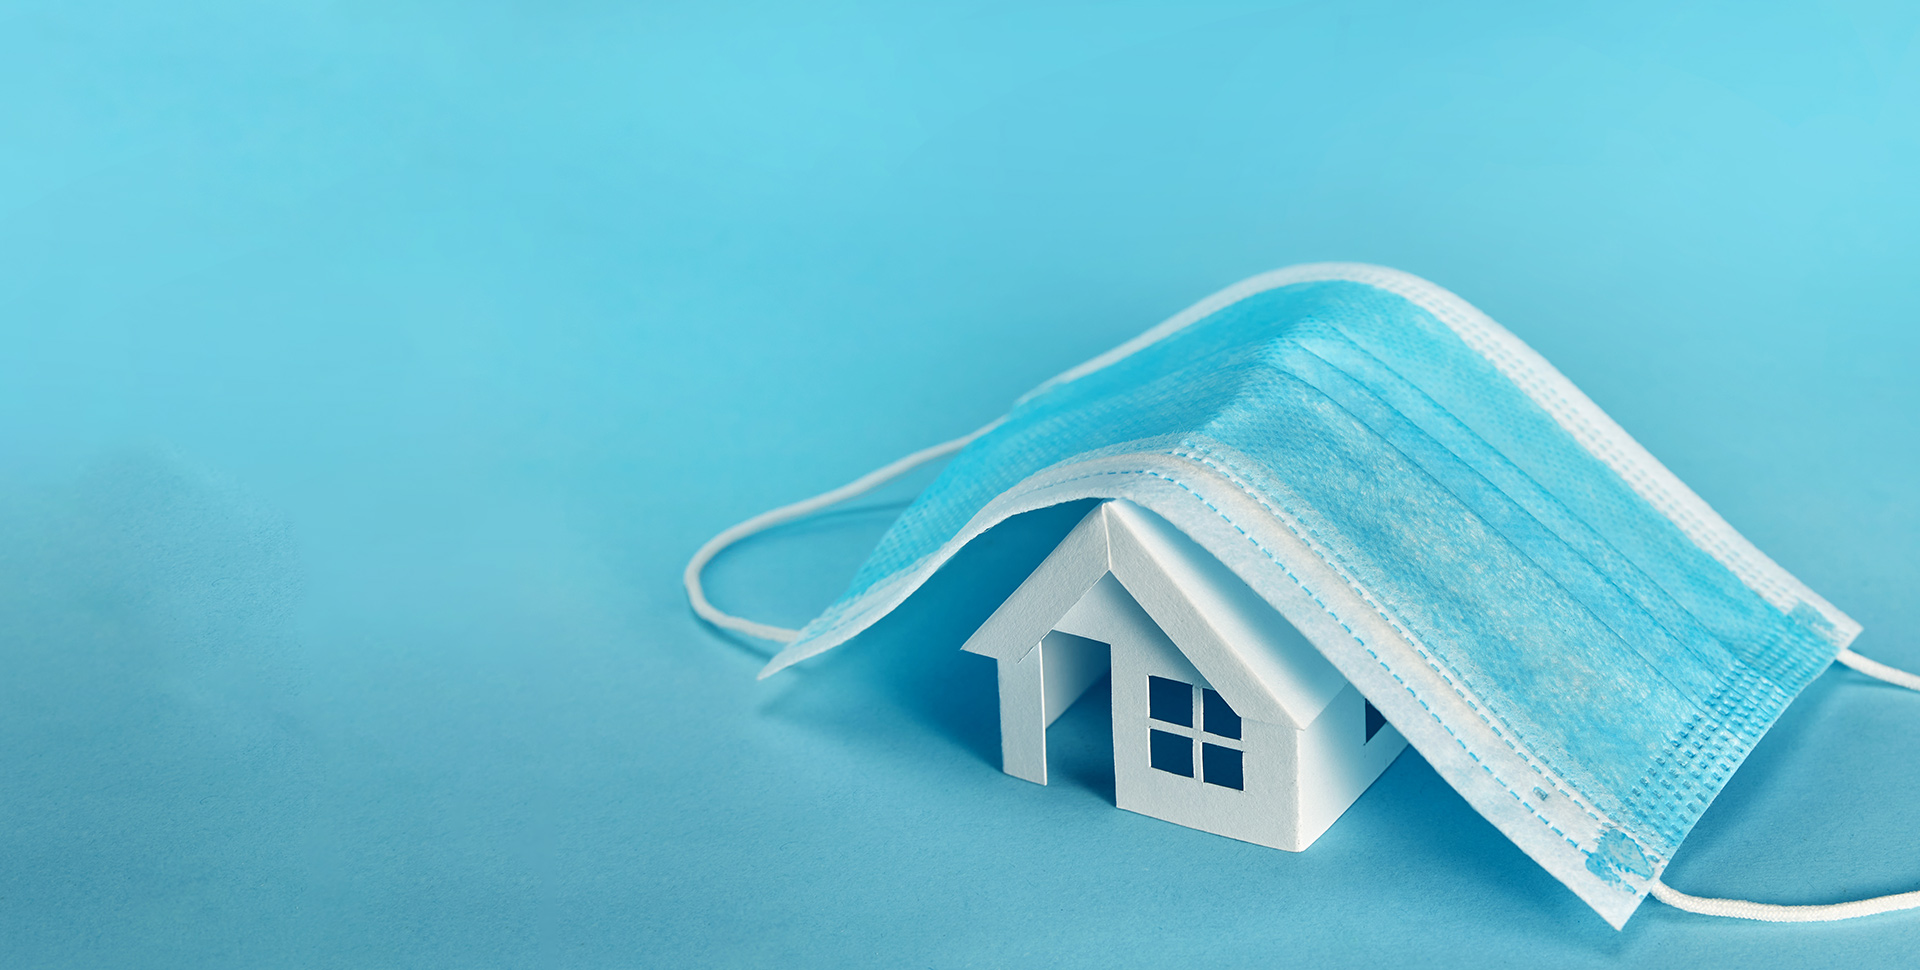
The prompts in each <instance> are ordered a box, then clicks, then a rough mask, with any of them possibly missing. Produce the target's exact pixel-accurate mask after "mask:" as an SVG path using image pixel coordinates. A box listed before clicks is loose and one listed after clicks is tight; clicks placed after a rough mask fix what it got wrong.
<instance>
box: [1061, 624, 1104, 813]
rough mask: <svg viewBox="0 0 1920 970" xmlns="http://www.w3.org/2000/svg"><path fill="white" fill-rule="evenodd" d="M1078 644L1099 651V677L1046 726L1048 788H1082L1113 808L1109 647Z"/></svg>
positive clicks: (1090, 658)
mask: <svg viewBox="0 0 1920 970" xmlns="http://www.w3.org/2000/svg"><path fill="white" fill-rule="evenodd" d="M1051 636H1054V637H1059V636H1060V634H1057V633H1056V634H1051ZM1075 639H1080V638H1077V637H1076V638H1075ZM1081 642H1082V643H1083V644H1087V645H1090V646H1095V647H1098V648H1099V650H1098V658H1097V662H1098V664H1099V668H1100V670H1099V675H1098V679H1096V680H1094V681H1093V683H1092V684H1090V685H1088V686H1087V688H1086V689H1085V692H1084V693H1082V694H1081V695H1080V697H1079V699H1077V700H1074V701H1072V702H1071V703H1069V704H1068V706H1067V709H1066V710H1065V711H1062V712H1061V713H1060V715H1059V717H1058V718H1057V719H1056V720H1055V721H1054V722H1053V723H1052V724H1051V725H1049V726H1048V727H1047V781H1048V786H1049V787H1055V786H1060V785H1066V786H1069V787H1073V788H1079V789H1083V790H1086V791H1090V792H1092V793H1094V794H1095V795H1098V796H1099V797H1100V798H1101V799H1104V800H1105V801H1106V803H1107V804H1109V805H1115V804H1118V803H1117V801H1116V800H1115V795H1114V792H1115V788H1114V771H1113V676H1112V674H1111V672H1110V671H1109V670H1108V669H1107V668H1108V666H1109V665H1108V648H1107V645H1106V644H1104V643H1099V642H1098V641H1093V640H1081ZM1088 659H1089V660H1090V661H1091V660H1093V659H1094V658H1092V657H1089V658H1088Z"/></svg>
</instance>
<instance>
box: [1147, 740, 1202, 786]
mask: <svg viewBox="0 0 1920 970" xmlns="http://www.w3.org/2000/svg"><path fill="white" fill-rule="evenodd" d="M1147 750H1148V754H1149V756H1150V757H1151V759H1152V762H1153V766H1154V767H1155V768H1158V769H1160V770H1161V771H1170V772H1173V773H1174V774H1176V775H1186V776H1187V777H1188V778H1192V777H1193V739H1192V738H1190V737H1187V736H1185V735H1182V734H1172V733H1169V732H1167V731H1155V732H1153V735H1152V737H1150V738H1149V739H1148V743H1147Z"/></svg>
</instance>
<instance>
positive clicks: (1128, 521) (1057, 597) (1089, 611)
mask: <svg viewBox="0 0 1920 970" xmlns="http://www.w3.org/2000/svg"><path fill="white" fill-rule="evenodd" d="M962 649H965V650H967V651H968V652H970V653H977V654H982V655H984V656H988V657H992V658H994V659H995V660H996V661H998V662H999V680H1000V747H1001V756H1002V759H1003V767H1004V768H1005V770H1006V772H1007V774H1010V775H1014V776H1016V777H1019V778H1025V779H1027V780H1028V781H1033V782H1038V783H1040V784H1042V785H1044V784H1046V783H1047V726H1048V725H1049V724H1052V723H1053V721H1054V720H1055V719H1056V718H1058V717H1059V716H1060V715H1061V714H1062V713H1064V712H1065V711H1066V709H1067V708H1068V707H1070V706H1071V705H1072V704H1073V702H1074V701H1075V700H1076V699H1078V698H1079V697H1080V696H1081V695H1082V694H1083V693H1085V692H1086V690H1087V688H1089V687H1091V686H1092V685H1093V684H1095V683H1097V682H1098V681H1099V679H1100V676H1101V675H1102V674H1104V673H1107V672H1108V671H1109V669H1110V670H1111V672H1112V685H1113V760H1114V766H1113V774H1114V794H1115V801H1116V802H1117V803H1118V804H1119V806H1120V807H1121V808H1124V809H1129V810H1131V811H1135V812H1139V813H1141V814H1143V815H1151V816H1153V817H1154V818H1160V819H1166V820H1167V821H1169V822H1178V823H1179V824H1181V825H1186V826H1190V827H1192V828H1196V829H1200V830H1202V831H1206V832H1213V833H1216V834H1219V835H1225V836H1229V837H1232V838H1236V839H1242V840H1245V841H1247V842H1254V843H1258V844H1260V845H1266V846H1272V847H1274V848H1277V849H1289V850H1293V851H1299V850H1302V849H1305V848H1306V847H1307V846H1309V845H1312V844H1313V841H1314V840H1315V839H1317V838H1319V837H1320V835H1321V833H1323V832H1325V831H1326V830H1327V828H1328V827H1329V826H1331V825H1332V824H1333V822H1334V820H1335V819H1337V818H1339V817H1340V815H1341V813H1342V812H1345V811H1346V810H1347V807H1348V806H1350V805H1352V804H1353V802H1354V800H1355V799H1357V798H1359V797H1360V793H1361V792H1364V791H1366V789H1367V786H1368V785H1371V784H1372V783H1373V780H1374V779H1375V778H1378V777H1379V776H1380V773H1381V772H1382V771H1385V770H1386V768H1387V765H1389V764H1391V763H1392V762H1393V759H1394V758H1395V757H1396V756H1398V755H1399V754H1400V752H1401V751H1402V750H1403V749H1405V748H1406V746H1407V742H1406V740H1405V739H1404V738H1402V737H1401V736H1400V733H1399V732H1398V731H1395V730H1394V729H1393V726H1392V725H1390V724H1387V723H1386V722H1385V720H1384V719H1383V718H1381V716H1380V713H1379V712H1378V711H1377V710H1375V709H1374V707H1373V705H1372V704H1370V703H1368V702H1367V700H1366V699H1365V698H1364V697H1362V696H1361V695H1360V693H1359V691H1357V690H1355V689H1354V687H1353V685H1351V684H1349V683H1347V681H1346V680H1345V679H1344V678H1342V677H1341V676H1340V674H1339V673H1338V672H1337V671H1336V670H1334V668H1333V665H1331V664H1329V663H1328V662H1327V661H1326V659H1325V658H1324V657H1322V656H1321V654H1320V652H1319V651H1318V650H1317V649H1315V648H1314V646H1313V645H1312V644H1311V643H1309V642H1308V641H1307V639H1306V638H1305V637H1304V636H1303V635H1302V634H1301V633H1300V632H1299V631H1298V630H1297V629H1295V628H1294V626H1293V625H1292V624H1290V623H1288V622H1287V621H1286V619H1285V618H1284V617H1282V616H1281V615H1280V613H1279V612H1278V611H1276V610H1275V609H1274V608H1273V607H1272V606H1271V605H1269V604H1268V603H1267V602H1266V601H1265V600H1264V599H1262V598H1261V597H1260V596H1259V595H1257V594H1256V593H1254V592H1253V590H1252V589H1251V588H1249V587H1248V586H1247V585H1246V584H1245V583H1244V582H1242V581H1241V580H1240V579H1239V577H1237V576H1235V575H1234V574H1233V573H1232V571H1231V570H1229V569H1227V567H1226V566H1224V565H1222V564H1221V563H1220V561H1219V560H1218V559H1216V558H1214V557H1213V555H1212V554H1210V553H1208V552H1207V551H1206V550H1205V549H1202V548H1201V547H1200V546H1199V544H1197V543H1195V542H1194V541H1193V540H1191V539H1189V538H1187V537H1186V535H1185V534H1183V533H1181V532H1180V531H1179V530H1178V529H1176V528H1174V527H1173V526H1172V525H1170V524H1169V523H1168V522H1167V521H1166V520H1165V519H1162V518H1161V517H1159V516H1158V515H1155V514H1154V513H1152V512H1149V511H1147V510H1145V509H1143V508H1140V507H1139V506H1137V505H1134V504H1132V503H1130V502H1126V501H1111V502H1106V503H1104V504H1102V505H1100V506H1099V507H1097V508H1095V509H1094V510H1093V511H1092V512H1091V513H1089V514H1088V515H1087V517H1086V518H1085V519H1083V520H1081V522H1080V524H1079V525H1077V526H1075V527H1074V530H1073V531H1072V532H1071V533H1069V534H1068V535H1067V537H1066V539H1064V540H1063V541H1062V542H1061V543H1060V545H1059V547H1058V548H1056V549H1055V550H1054V551H1053V553H1052V554H1051V555H1049V556H1048V557H1047V559H1046V561H1045V562H1043V563H1041V564H1040V567H1039V568H1038V569H1036V570H1034V572H1033V575H1032V576H1030V577H1028V578H1027V581H1026V582H1025V583H1022V584H1021V586H1020V588H1019V589H1017V590H1015V591H1014V593H1013V595H1012V596H1010V597H1008V599H1007V601H1006V602H1005V603H1003V604H1001V606H1000V608H999V609H998V610H996V611H995V612H994V614H993V616H992V617H990V618H988V620H987V622H986V623H985V624H983V625H982V626H981V627H980V629H979V630H978V631H976V632H975V633H974V634H973V636H972V637H970V638H969V639H968V640H967V642H966V645H965V646H964V647H963V648H962Z"/></svg>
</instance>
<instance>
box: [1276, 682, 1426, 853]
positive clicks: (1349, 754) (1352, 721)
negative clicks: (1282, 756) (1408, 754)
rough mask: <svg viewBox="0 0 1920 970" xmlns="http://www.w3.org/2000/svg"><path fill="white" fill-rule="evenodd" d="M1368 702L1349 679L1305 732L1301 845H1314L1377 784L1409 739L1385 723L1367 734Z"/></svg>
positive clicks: (1302, 771) (1301, 765)
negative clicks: (1370, 734)
mask: <svg viewBox="0 0 1920 970" xmlns="http://www.w3.org/2000/svg"><path fill="white" fill-rule="evenodd" d="M1366 707H1367V701H1366V698H1365V697H1362V696H1361V694H1360V691H1359V690H1358V689H1356V688H1355V687H1354V686H1353V685H1352V684H1348V685H1347V687H1346V689H1344V690H1342V691H1341V692H1340V693H1339V694H1338V695H1336V696H1335V697H1334V699H1333V700H1332V701H1331V702H1329V703H1328V704H1327V706H1326V709H1325V710H1323V711H1321V712H1320V716H1319V717H1317V718H1315V719H1314V722H1313V723H1312V724H1309V725H1307V729H1306V730H1305V731H1302V732H1300V833H1299V835H1300V848H1302V849H1305V848H1306V847H1307V846H1309V845H1312V844H1313V842H1314V840H1315V839H1318V838H1319V837H1320V836H1321V834H1322V833H1324V832H1326V830H1327V829H1328V828H1329V827H1330V826H1332V825H1333V823H1334V822H1335V821H1336V820H1338V819H1339V818H1340V816H1341V815H1342V814H1344V813H1345V812H1346V810H1347V808H1348V807H1350V806H1351V805H1352V804H1353V803H1354V801H1355V800H1356V799H1358V798H1359V797H1360V795H1361V794H1362V793H1363V792H1365V791H1366V790H1367V786H1368V785H1371V784H1373V780H1374V779H1375V778H1378V777H1380V773H1381V772H1383V771H1385V770H1387V766H1388V765H1390V764H1393V759H1395V758H1397V757H1399V756H1400V752H1402V751H1404V750H1406V748H1407V739H1406V738H1404V737H1402V736H1401V735H1400V732H1399V731H1396V730H1394V728H1393V725H1391V724H1383V725H1381V727H1380V729H1379V731H1377V732H1376V733H1375V734H1374V736H1373V739H1372V740H1371V741H1369V740H1367V736H1366Z"/></svg>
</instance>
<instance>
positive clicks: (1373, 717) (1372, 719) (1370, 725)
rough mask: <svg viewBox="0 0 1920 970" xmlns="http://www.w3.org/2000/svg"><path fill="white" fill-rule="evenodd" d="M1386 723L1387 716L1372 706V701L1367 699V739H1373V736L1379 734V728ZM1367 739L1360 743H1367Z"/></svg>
mask: <svg viewBox="0 0 1920 970" xmlns="http://www.w3.org/2000/svg"><path fill="white" fill-rule="evenodd" d="M1386 723H1387V716H1386V715H1385V714H1382V713H1380V709H1379V708H1377V707H1375V706H1373V702H1372V701H1368V702H1367V741H1371V740H1373V736H1374V735H1376V734H1379V733H1380V729H1381V728H1382V727H1384V726H1386ZM1367 741H1362V742H1360V743H1361V744H1365V743H1367Z"/></svg>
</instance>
